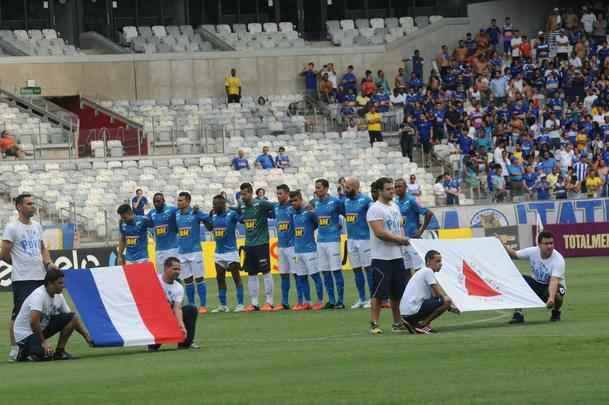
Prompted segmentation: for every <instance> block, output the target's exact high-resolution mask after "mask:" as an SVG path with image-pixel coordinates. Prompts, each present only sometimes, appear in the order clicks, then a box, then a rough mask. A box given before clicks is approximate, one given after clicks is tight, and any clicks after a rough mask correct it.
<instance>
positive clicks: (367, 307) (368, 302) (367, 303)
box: [362, 300, 372, 309]
mask: <svg viewBox="0 0 609 405" xmlns="http://www.w3.org/2000/svg"><path fill="white" fill-rule="evenodd" d="M362 308H365V309H370V308H372V304H370V300H368V301H366V302H364V306H363V307H362Z"/></svg>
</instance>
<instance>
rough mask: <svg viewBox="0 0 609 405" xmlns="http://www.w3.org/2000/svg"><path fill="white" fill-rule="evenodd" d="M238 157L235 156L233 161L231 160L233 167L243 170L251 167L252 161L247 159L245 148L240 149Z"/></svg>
mask: <svg viewBox="0 0 609 405" xmlns="http://www.w3.org/2000/svg"><path fill="white" fill-rule="evenodd" d="M237 155H238V156H237V157H235V158H234V159H233V161H232V162H231V166H232V167H233V169H235V170H243V169H247V170H249V169H250V163H249V162H248V161H247V159H246V158H245V151H244V150H243V149H239V152H237Z"/></svg>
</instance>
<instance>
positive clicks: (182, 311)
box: [148, 257, 199, 352]
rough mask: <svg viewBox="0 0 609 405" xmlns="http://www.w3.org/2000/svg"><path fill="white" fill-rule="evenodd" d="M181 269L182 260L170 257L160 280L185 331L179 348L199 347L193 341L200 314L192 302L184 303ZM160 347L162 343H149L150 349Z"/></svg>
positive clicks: (156, 349)
mask: <svg viewBox="0 0 609 405" xmlns="http://www.w3.org/2000/svg"><path fill="white" fill-rule="evenodd" d="M180 270H181V267H180V260H179V259H178V258H177V257H168V258H167V259H166V260H165V263H164V265H163V273H161V274H159V280H160V281H161V287H162V288H163V292H164V293H165V297H166V298H167V301H169V305H171V309H172V310H173V313H174V314H175V316H176V319H177V321H178V325H180V329H182V332H184V340H183V341H182V342H181V343H178V349H198V348H199V346H198V345H197V344H196V343H193V340H194V338H195V327H196V324H197V316H198V312H197V307H195V306H194V305H190V304H189V305H182V302H183V301H184V287H182V284H180V283H179V282H178V281H177V280H178V278H179V277H180ZM160 348H161V345H149V346H148V351H150V352H156V351H158V350H159V349H160Z"/></svg>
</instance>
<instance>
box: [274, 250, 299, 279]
mask: <svg viewBox="0 0 609 405" xmlns="http://www.w3.org/2000/svg"><path fill="white" fill-rule="evenodd" d="M278 254H279V257H278V262H279V273H281V274H290V273H296V258H295V257H294V247H287V248H279V249H278Z"/></svg>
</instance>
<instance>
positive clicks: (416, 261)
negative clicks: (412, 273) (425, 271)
mask: <svg viewBox="0 0 609 405" xmlns="http://www.w3.org/2000/svg"><path fill="white" fill-rule="evenodd" d="M402 253H403V254H404V267H405V268H406V269H413V270H418V269H420V268H423V260H422V259H421V256H419V254H418V253H417V251H416V250H415V249H414V248H413V247H412V245H407V246H405V247H404V249H403V250H402Z"/></svg>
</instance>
